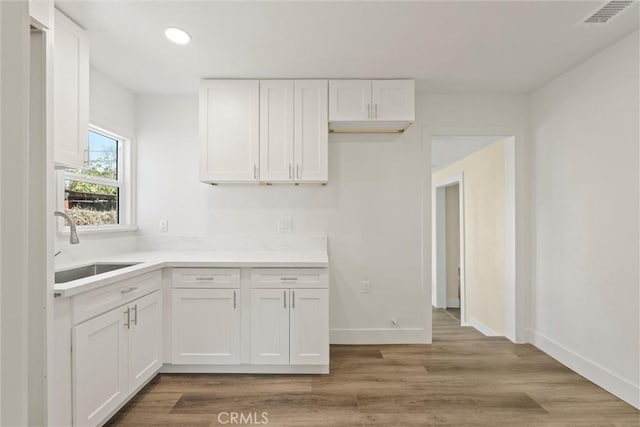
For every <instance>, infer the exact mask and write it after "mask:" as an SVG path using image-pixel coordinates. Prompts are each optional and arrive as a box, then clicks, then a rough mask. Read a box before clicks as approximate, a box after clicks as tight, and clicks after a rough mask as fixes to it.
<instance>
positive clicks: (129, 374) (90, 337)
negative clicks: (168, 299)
mask: <svg viewBox="0 0 640 427" xmlns="http://www.w3.org/2000/svg"><path fill="white" fill-rule="evenodd" d="M161 328H162V294H161V293H160V291H155V292H153V293H151V294H149V295H147V296H144V297H142V298H139V299H137V300H135V301H132V302H130V303H129V304H127V305H123V306H120V307H118V308H115V309H112V310H111V311H108V312H107V313H104V314H102V315H100V316H97V317H95V318H93V319H91V320H87V321H86V322H84V323H81V324H79V325H78V326H75V327H74V328H73V332H72V367H73V368H72V369H73V424H74V425H77V426H95V425H99V424H101V423H102V422H104V421H105V419H106V417H107V416H109V415H110V414H111V413H112V412H113V411H114V410H115V409H117V408H118V406H119V405H120V404H121V403H123V402H124V401H125V400H126V399H128V397H129V395H130V394H131V393H132V392H133V391H135V390H136V389H137V388H138V387H139V386H141V385H142V384H143V383H144V382H145V381H147V380H148V379H149V378H151V376H153V375H154V374H155V373H156V371H157V370H158V369H159V368H160V366H161V357H160V355H161V349H162V334H161Z"/></svg>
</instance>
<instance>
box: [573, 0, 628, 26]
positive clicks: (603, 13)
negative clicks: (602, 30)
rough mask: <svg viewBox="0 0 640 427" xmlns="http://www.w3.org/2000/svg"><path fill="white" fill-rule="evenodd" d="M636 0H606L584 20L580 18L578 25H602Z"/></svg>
mask: <svg viewBox="0 0 640 427" xmlns="http://www.w3.org/2000/svg"><path fill="white" fill-rule="evenodd" d="M635 2H636V0H626V1H623V0H615V1H608V2H606V3H605V4H604V5H603V6H601V7H600V8H599V9H596V10H595V11H594V12H592V13H590V14H589V15H588V16H587V17H586V18H585V19H584V20H582V21H581V22H580V23H579V24H580V25H604V24H606V23H608V22H609V21H611V20H612V19H613V18H615V17H616V16H618V15H619V14H620V13H621V12H622V11H624V10H625V9H627V8H628V7H629V6H631V5H632V4H633V3H635Z"/></svg>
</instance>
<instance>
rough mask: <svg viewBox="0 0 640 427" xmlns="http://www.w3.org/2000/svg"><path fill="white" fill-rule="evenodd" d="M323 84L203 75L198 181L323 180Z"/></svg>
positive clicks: (325, 122)
mask: <svg viewBox="0 0 640 427" xmlns="http://www.w3.org/2000/svg"><path fill="white" fill-rule="evenodd" d="M327 84H328V82H327V80H261V81H257V80H203V81H202V84H201V89H200V141H201V159H200V180H201V181H204V182H209V183H214V184H217V183H234V182H235V183H242V182H263V183H268V184H270V183H287V182H289V183H325V182H326V181H327V179H328V174H329V172H328V156H329V153H328V151H329V144H328V141H329V140H328V132H329V131H328V112H327V110H328V93H327ZM369 90H370V87H369Z"/></svg>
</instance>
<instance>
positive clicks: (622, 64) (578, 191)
mask: <svg viewBox="0 0 640 427" xmlns="http://www.w3.org/2000/svg"><path fill="white" fill-rule="evenodd" d="M638 34H639V33H638V32H635V33H634V34H632V35H630V36H628V37H626V38H624V39H622V40H621V41H619V42H618V43H616V44H615V45H613V46H611V47H610V48H608V49H606V50H604V51H602V52H600V53H599V54H597V55H595V56H593V57H592V58H590V59H588V60H587V61H585V62H584V63H582V64H580V65H579V66H577V67H575V68H574V69H572V70H570V71H569V72H567V73H566V74H564V75H562V76H560V77H558V78H557V79H555V80H553V81H552V82H550V83H548V84H546V85H545V86H543V87H542V88H540V89H539V90H537V91H535V92H534V93H533V95H532V128H533V137H534V141H535V164H536V168H535V217H536V223H535V228H536V236H537V239H536V245H537V246H536V251H535V260H536V267H535V290H534V293H533V298H534V307H535V308H534V319H533V320H534V322H533V327H534V331H533V332H534V342H535V344H536V345H537V346H539V347H540V348H542V349H543V350H544V351H546V352H548V353H550V354H551V355H553V356H554V357H556V358H557V359H558V360H560V361H561V362H563V363H564V364H566V365H568V366H569V367H571V368H572V369H574V370H576V371H577V372H579V373H581V374H582V375H584V376H586V377H587V378H589V379H590V380H592V381H594V382H596V383H597V384H599V385H601V386H602V387H604V388H606V389H607V390H609V391H611V392H613V393H614V394H616V395H618V396H619V397H621V398H623V399H625V400H626V401H627V402H629V403H632V404H633V405H635V406H636V407H640V388H639V384H640V379H639V377H640V363H639V360H640V352H639V348H640V342H639V337H640V330H639V328H640V307H639V298H640V295H639V283H640V275H639V272H638V265H639V264H638V260H639V256H640V251H639V241H640V234H639V227H638V218H639V214H640V212H639V209H638V203H639V183H638V181H639V160H638V155H639V151H638V145H639V139H640V136H639V130H638V126H639V117H640V111H639V110H638V103H639V94H638V91H639V84H638V76H639V75H640V73H639V71H640V70H639V67H638V62H639V57H638V50H639V44H638Z"/></svg>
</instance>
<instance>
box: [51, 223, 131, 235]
mask: <svg viewBox="0 0 640 427" xmlns="http://www.w3.org/2000/svg"><path fill="white" fill-rule="evenodd" d="M133 231H138V227H136V226H134V225H113V226H102V227H78V234H79V235H83V234H84V235H87V234H114V233H130V232H133ZM57 234H58V236H68V235H69V230H68V229H66V230H63V231H58V232H57Z"/></svg>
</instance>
